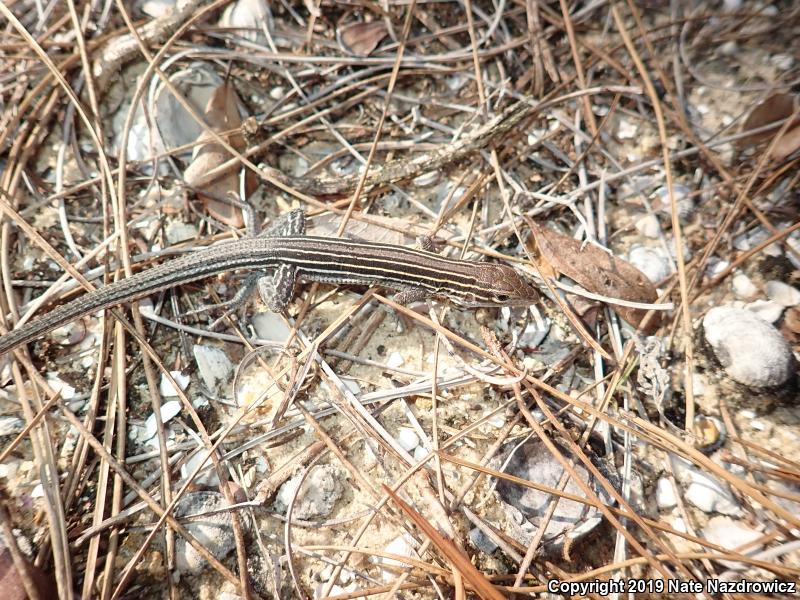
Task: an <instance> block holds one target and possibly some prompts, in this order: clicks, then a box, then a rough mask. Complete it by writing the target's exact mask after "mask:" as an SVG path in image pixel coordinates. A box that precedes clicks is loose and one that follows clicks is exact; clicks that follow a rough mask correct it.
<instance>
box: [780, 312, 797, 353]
mask: <svg viewBox="0 0 800 600" xmlns="http://www.w3.org/2000/svg"><path fill="white" fill-rule="evenodd" d="M781 333H782V334H783V337H785V338H786V339H787V340H789V341H790V342H791V343H793V344H796V343H798V342H800V307H798V306H792V307H791V308H789V309H787V310H786V312H785V313H784V314H783V324H782V325H781Z"/></svg>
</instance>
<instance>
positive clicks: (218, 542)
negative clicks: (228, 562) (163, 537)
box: [175, 492, 248, 574]
mask: <svg viewBox="0 0 800 600" xmlns="http://www.w3.org/2000/svg"><path fill="white" fill-rule="evenodd" d="M225 506H227V502H226V501H225V497H224V496H223V495H222V494H220V493H218V492H192V493H189V494H186V495H185V496H184V497H183V498H181V499H180V500H178V504H177V505H176V506H175V516H176V517H186V516H189V515H198V514H203V513H207V512H211V511H218V510H219V509H222V508H224V507H225ZM239 514H244V513H239ZM181 522H182V523H183V526H184V527H186V529H187V530H188V531H189V533H191V534H192V535H193V536H194V537H195V538H196V539H197V541H198V542H200V543H201V544H202V545H203V546H205V547H206V549H207V550H208V551H209V552H211V554H213V555H214V556H215V557H216V558H218V559H219V560H224V559H225V557H226V556H227V555H228V554H230V552H231V550H233V549H234V547H235V540H234V538H233V526H232V523H231V514H230V512H228V511H224V510H223V511H220V512H214V513H213V514H209V515H207V516H204V517H199V518H193V519H182V520H181ZM242 522H243V523H244V524H247V523H248V521H247V519H242ZM175 545H176V547H175V566H176V567H177V569H178V571H180V572H182V573H193V574H196V573H199V572H200V571H202V570H203V569H205V568H206V567H207V566H208V563H207V562H206V559H205V558H203V557H202V556H200V554H199V553H198V552H197V550H195V549H194V548H193V547H192V546H191V545H189V544H188V543H186V540H185V539H183V538H179V539H178V540H177V541H176V542H175Z"/></svg>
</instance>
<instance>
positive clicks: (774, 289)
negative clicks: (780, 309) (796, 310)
mask: <svg viewBox="0 0 800 600" xmlns="http://www.w3.org/2000/svg"><path fill="white" fill-rule="evenodd" d="M767 297H768V298H769V299H770V300H772V301H773V302H777V303H778V304H780V305H781V306H785V307H789V306H796V305H798V304H800V290H798V289H797V288H796V287H792V286H791V285H789V284H787V283H783V282H782V281H775V280H773V281H768V282H767Z"/></svg>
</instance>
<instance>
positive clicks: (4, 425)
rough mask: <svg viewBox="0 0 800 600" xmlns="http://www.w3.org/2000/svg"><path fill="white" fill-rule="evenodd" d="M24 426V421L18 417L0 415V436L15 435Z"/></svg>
mask: <svg viewBox="0 0 800 600" xmlns="http://www.w3.org/2000/svg"><path fill="white" fill-rule="evenodd" d="M24 428H25V422H24V421H23V420H22V419H20V418H19V417H0V437H2V436H4V435H15V434H17V433H19V432H20V431H22V430H23V429H24Z"/></svg>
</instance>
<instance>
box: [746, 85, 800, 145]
mask: <svg viewBox="0 0 800 600" xmlns="http://www.w3.org/2000/svg"><path fill="white" fill-rule="evenodd" d="M797 102H798V100H797V96H795V95H794V94H785V93H782V92H781V93H776V94H772V95H771V96H769V97H768V98H766V99H765V100H763V101H762V102H759V103H758V104H756V106H754V107H753V109H752V110H751V111H750V114H749V115H747V118H746V119H745V120H744V122H743V123H742V126H741V128H740V132H741V133H746V132H748V131H750V130H752V129H759V128H761V127H764V126H766V125H770V124H772V123H776V122H777V121H781V120H782V119H787V118H789V117H790V116H792V113H794V111H795V109H796V106H797ZM798 126H800V119H797V120H796V121H795V123H794V124H793V125H792V127H793V128H796V127H798ZM776 131H777V130H776V129H771V130H769V131H762V132H760V133H753V134H751V135H748V136H746V137H743V138H741V139H739V141H738V142H737V145H738V146H739V147H740V148H746V147H748V146H753V145H755V144H758V143H760V142H763V141H766V140H769V139H771V138H772V137H773V136H774V135H775V132H776ZM790 132H791V129H790V130H789V131H788V132H787V133H786V135H787V136H788V135H789V133H790ZM779 143H780V142H779Z"/></svg>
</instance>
